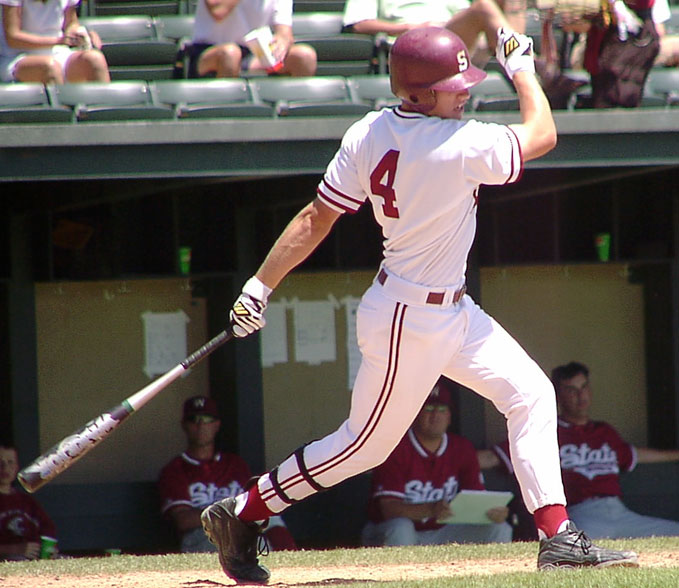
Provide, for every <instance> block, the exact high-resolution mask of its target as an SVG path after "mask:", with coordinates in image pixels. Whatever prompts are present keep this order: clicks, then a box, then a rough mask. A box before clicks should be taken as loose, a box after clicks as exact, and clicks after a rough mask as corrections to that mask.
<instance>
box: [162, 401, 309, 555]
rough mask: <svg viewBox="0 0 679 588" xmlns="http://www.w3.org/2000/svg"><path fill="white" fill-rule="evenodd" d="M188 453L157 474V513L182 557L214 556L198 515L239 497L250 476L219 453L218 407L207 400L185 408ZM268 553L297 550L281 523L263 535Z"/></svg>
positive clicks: (237, 460)
mask: <svg viewBox="0 0 679 588" xmlns="http://www.w3.org/2000/svg"><path fill="white" fill-rule="evenodd" d="M181 426H182V430H183V431H184V434H185V435H186V441H187V445H186V451H184V453H182V454H181V455H178V456H176V457H175V458H173V459H172V460H171V461H170V462H169V463H168V464H167V465H166V466H165V467H164V468H163V469H162V471H161V473H160V478H159V481H158V488H159V491H160V499H161V512H162V514H163V515H164V516H166V517H167V518H168V519H169V520H170V521H171V523H172V525H173V527H174V529H175V530H176V532H177V535H178V536H179V538H180V550H181V551H182V552H187V553H188V552H205V551H212V552H214V551H215V550H216V549H215V546H214V545H213V544H212V543H210V541H208V539H207V537H206V536H205V533H203V529H202V527H201V523H200V513H201V511H202V510H203V509H204V508H205V507H207V506H209V505H211V504H212V503H214V502H216V501H217V500H221V499H223V498H227V497H229V496H236V495H237V494H239V493H240V492H243V490H244V488H245V487H246V485H247V482H248V480H250V479H251V477H252V473H251V471H250V467H249V466H248V464H247V463H246V462H245V460H244V459H243V458H242V457H240V456H239V455H236V454H233V453H225V452H222V451H218V450H217V448H216V445H215V438H216V436H217V433H218V432H219V428H220V426H221V420H220V418H219V411H218V409H217V404H216V403H215V401H214V400H213V399H212V398H209V397H207V396H193V397H191V398H189V399H187V400H186V401H185V402H184V408H183V412H182V421H181ZM264 537H265V538H266V540H267V544H268V545H269V548H270V549H272V550H282V549H296V545H295V541H294V539H293V537H292V535H291V534H290V532H289V531H288V530H287V528H286V527H285V523H284V522H283V519H282V518H281V517H272V518H271V520H270V522H269V525H268V527H267V530H266V531H265V533H264Z"/></svg>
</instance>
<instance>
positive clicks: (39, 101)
mask: <svg viewBox="0 0 679 588" xmlns="http://www.w3.org/2000/svg"><path fill="white" fill-rule="evenodd" d="M72 118H73V111H72V110H71V109H70V108H66V107H63V106H57V105H53V104H52V103H51V102H50V97H49V94H48V92H47V90H46V88H45V86H43V85H42V84H38V83H26V84H20V83H17V84H0V124H9V123H53V122H61V123H68V122H71V120H72Z"/></svg>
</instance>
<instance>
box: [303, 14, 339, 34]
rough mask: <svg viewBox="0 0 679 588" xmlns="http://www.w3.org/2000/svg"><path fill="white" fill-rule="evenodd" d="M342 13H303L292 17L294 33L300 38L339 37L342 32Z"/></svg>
mask: <svg viewBox="0 0 679 588" xmlns="http://www.w3.org/2000/svg"><path fill="white" fill-rule="evenodd" d="M342 18H343V15H342V13H341V12H302V13H301V14H299V13H298V14H293V15H292V33H293V34H294V35H295V37H300V36H318V37H321V36H326V37H331V36H334V35H339V34H340V33H341V32H342Z"/></svg>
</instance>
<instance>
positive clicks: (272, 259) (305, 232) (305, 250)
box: [255, 198, 341, 290]
mask: <svg viewBox="0 0 679 588" xmlns="http://www.w3.org/2000/svg"><path fill="white" fill-rule="evenodd" d="M340 216H341V214H340V213H339V212H336V211H334V210H333V209H331V208H330V207H329V206H327V205H326V204H324V203H323V202H322V201H321V200H319V199H318V198H316V199H315V200H313V201H312V202H310V203H309V204H307V205H306V206H305V207H304V208H303V209H302V210H300V211H299V212H298V213H297V215H296V216H295V218H293V219H292V221H290V224H289V225H288V226H287V227H286V228H285V229H284V230H283V233H282V234H281V236H280V237H279V238H278V240H277V241H276V242H275V243H274V245H273V247H272V248H271V251H270V252H269V254H268V255H267V256H266V259H265V260H264V263H262V265H261V266H260V268H259V269H258V270H257V273H256V274H255V276H256V277H257V278H258V279H259V280H260V281H261V282H262V283H264V284H266V285H267V286H268V287H269V288H271V289H272V290H273V289H274V288H275V287H276V286H278V284H280V283H281V281H282V280H283V278H284V277H285V276H286V275H288V273H290V272H291V271H292V270H293V269H294V268H295V267H297V266H298V265H299V264H300V263H302V262H303V261H304V260H305V259H306V258H307V257H309V255H311V253H313V251H314V250H315V249H316V247H318V245H319V244H320V243H321V241H323V239H325V238H326V236H327V235H328V233H329V232H330V229H332V227H333V225H334V224H335V222H336V221H337V219H338V218H339V217H340Z"/></svg>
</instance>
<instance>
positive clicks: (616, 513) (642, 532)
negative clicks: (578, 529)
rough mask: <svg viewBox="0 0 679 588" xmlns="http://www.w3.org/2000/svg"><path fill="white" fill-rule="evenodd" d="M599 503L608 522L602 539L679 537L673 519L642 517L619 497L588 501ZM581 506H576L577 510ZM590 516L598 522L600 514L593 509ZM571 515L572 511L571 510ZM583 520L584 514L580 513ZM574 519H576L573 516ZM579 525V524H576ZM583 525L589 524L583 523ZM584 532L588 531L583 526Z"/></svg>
mask: <svg viewBox="0 0 679 588" xmlns="http://www.w3.org/2000/svg"><path fill="white" fill-rule="evenodd" d="M589 502H592V503H597V504H598V505H599V506H600V508H599V509H598V510H599V511H603V517H604V522H607V523H608V525H607V528H606V529H605V532H606V534H605V535H603V534H602V535H600V536H602V537H604V536H605V537H610V538H611V539H622V538H627V537H675V536H679V521H674V520H671V519H662V518H659V517H652V516H647V515H642V514H639V513H637V512H634V511H633V510H630V509H629V508H627V507H626V506H625V504H624V503H623V501H622V500H621V499H620V498H618V497H617V496H610V497H606V498H599V499H594V500H587V501H585V502H584V503H582V504H583V505H586V504H587V503H589ZM579 506H580V505H579V504H578V505H576V508H577V507H579ZM588 510H589V513H588V514H589V515H590V516H591V517H592V518H593V519H594V520H595V521H596V520H597V519H598V518H599V517H601V515H600V514H598V513H597V512H596V511H593V510H592V509H591V508H589V509H588ZM569 513H570V509H569ZM578 515H579V517H580V518H581V515H582V512H581V511H578ZM573 519H575V517H574V516H573ZM576 524H577V523H576ZM583 524H589V523H588V522H585V521H583ZM583 529H584V530H587V529H586V527H584V526H583ZM592 536H596V535H592Z"/></svg>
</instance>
